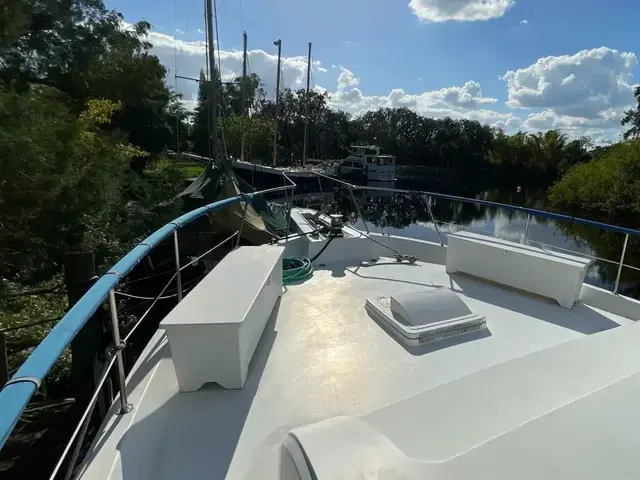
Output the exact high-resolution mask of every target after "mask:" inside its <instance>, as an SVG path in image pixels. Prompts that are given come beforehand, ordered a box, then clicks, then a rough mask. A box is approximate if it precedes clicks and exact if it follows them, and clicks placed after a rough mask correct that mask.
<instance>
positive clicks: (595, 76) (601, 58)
mask: <svg viewBox="0 0 640 480" xmlns="http://www.w3.org/2000/svg"><path fill="white" fill-rule="evenodd" d="M637 64H638V61H637V58H636V55H635V54H634V53H622V52H618V51H617V50H612V49H610V48H606V47H601V48H596V49H593V50H583V51H581V52H578V53H576V54H575V55H562V56H558V57H545V58H541V59H539V60H538V61H537V62H536V63H535V64H533V65H530V66H529V67H526V68H522V69H520V70H516V71H515V72H514V71H509V72H507V73H506V74H505V75H504V77H503V78H504V80H505V81H506V82H507V89H508V94H509V100H508V102H507V104H508V105H509V106H510V107H511V108H549V109H552V110H553V111H555V112H557V113H558V114H560V115H569V116H578V117H584V118H591V119H596V118H598V117H599V116H600V114H601V112H603V111H606V110H609V109H611V108H617V107H623V106H627V105H629V104H630V103H632V101H633V86H632V85H631V83H630V79H631V73H632V72H633V70H634V69H635V67H636V66H637Z"/></svg>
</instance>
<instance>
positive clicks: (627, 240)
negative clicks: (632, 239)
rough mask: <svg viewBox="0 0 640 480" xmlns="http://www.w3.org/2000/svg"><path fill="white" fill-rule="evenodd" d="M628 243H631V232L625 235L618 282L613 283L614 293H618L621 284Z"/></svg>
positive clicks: (617, 276) (617, 277)
mask: <svg viewBox="0 0 640 480" xmlns="http://www.w3.org/2000/svg"><path fill="white" fill-rule="evenodd" d="M627 243H629V234H628V233H626V234H625V235H624V245H623V246H622V255H620V264H619V265H618V275H616V283H615V284H614V285H613V293H614V295H617V294H618V287H619V286H620V275H622V267H623V266H624V256H625V255H626V253H627Z"/></svg>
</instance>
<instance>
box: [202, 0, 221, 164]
mask: <svg viewBox="0 0 640 480" xmlns="http://www.w3.org/2000/svg"><path fill="white" fill-rule="evenodd" d="M205 14H206V17H207V37H208V38H207V40H208V42H209V82H210V87H211V108H210V111H211V113H210V115H211V158H212V159H215V158H216V157H217V156H218V130H217V123H218V98H217V96H218V95H217V90H218V82H217V78H218V77H217V75H216V55H215V50H214V44H213V38H214V37H213V6H212V0H205Z"/></svg>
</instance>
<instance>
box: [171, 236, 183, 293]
mask: <svg viewBox="0 0 640 480" xmlns="http://www.w3.org/2000/svg"><path fill="white" fill-rule="evenodd" d="M173 248H174V250H175V254H176V289H177V290H178V302H181V301H182V273H181V272H180V246H179V245H178V230H174V231H173Z"/></svg>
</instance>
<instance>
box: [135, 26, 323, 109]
mask: <svg viewBox="0 0 640 480" xmlns="http://www.w3.org/2000/svg"><path fill="white" fill-rule="evenodd" d="M148 40H149V42H150V43H151V44H152V45H153V47H152V49H151V53H153V54H154V55H157V56H158V58H159V59H160V62H161V63H162V64H163V65H164V66H165V67H167V69H168V70H169V74H168V75H167V78H168V81H169V84H171V85H174V82H173V78H174V74H175V73H177V74H178V75H182V76H185V77H193V78H198V76H199V74H200V70H201V69H204V68H205V55H206V48H205V42H204V41H186V40H181V39H177V40H176V39H175V38H174V37H172V36H169V35H166V34H163V33H159V32H153V31H152V32H150V33H149V36H148ZM176 48H177V72H176V71H175V70H176V60H175V52H176ZM216 53H219V56H220V75H221V76H222V79H223V81H230V80H232V79H233V78H235V77H236V76H238V75H240V74H241V73H242V52H241V51H240V50H234V51H229V50H220V51H219V52H216ZM247 56H248V59H249V68H250V71H251V72H255V73H257V74H258V75H260V78H261V79H262V82H263V84H264V87H265V90H266V92H267V96H269V97H273V95H274V93H275V85H276V68H277V62H278V57H277V54H276V53H275V52H274V53H268V52H265V51H264V50H250V51H248V52H247ZM313 69H314V71H316V72H326V69H325V68H323V67H322V66H321V63H320V62H319V61H314V62H313ZM281 72H282V75H281V79H280V81H281V88H303V87H304V84H305V82H306V74H307V58H306V57H303V56H297V57H283V58H282V65H281ZM178 91H179V92H181V93H182V94H183V95H184V100H185V105H186V106H187V107H188V108H190V107H193V106H194V105H195V100H196V98H197V93H198V85H197V83H196V82H191V81H188V80H180V81H179V82H178Z"/></svg>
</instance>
